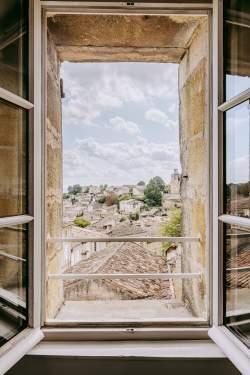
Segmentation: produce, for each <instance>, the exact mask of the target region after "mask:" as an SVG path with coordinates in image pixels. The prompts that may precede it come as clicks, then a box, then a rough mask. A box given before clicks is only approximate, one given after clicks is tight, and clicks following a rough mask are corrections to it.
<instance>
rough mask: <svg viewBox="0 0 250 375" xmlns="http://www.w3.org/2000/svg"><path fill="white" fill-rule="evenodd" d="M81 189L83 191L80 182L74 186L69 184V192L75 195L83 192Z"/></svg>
mask: <svg viewBox="0 0 250 375" xmlns="http://www.w3.org/2000/svg"><path fill="white" fill-rule="evenodd" d="M81 191H82V188H81V186H80V185H79V184H76V185H73V186H69V187H68V192H69V193H70V194H74V195H76V194H78V193H81Z"/></svg>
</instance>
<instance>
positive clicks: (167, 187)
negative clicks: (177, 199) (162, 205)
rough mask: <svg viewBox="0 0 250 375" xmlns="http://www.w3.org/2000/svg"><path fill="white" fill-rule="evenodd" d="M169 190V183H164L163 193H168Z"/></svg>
mask: <svg viewBox="0 0 250 375" xmlns="http://www.w3.org/2000/svg"><path fill="white" fill-rule="evenodd" d="M170 190H171V188H170V185H169V184H167V185H165V188H164V193H170Z"/></svg>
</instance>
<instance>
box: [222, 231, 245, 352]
mask: <svg viewBox="0 0 250 375" xmlns="http://www.w3.org/2000/svg"><path fill="white" fill-rule="evenodd" d="M225 249H226V250H225V252H226V253H225V267H226V270H225V276H226V306H225V308H226V311H225V320H226V322H225V323H226V324H228V326H229V327H230V328H231V329H232V330H234V331H235V332H236V333H237V334H238V335H240V336H241V338H242V339H243V341H244V342H245V343H246V344H247V345H248V346H249V347H250V229H246V228H242V227H240V226H236V225H225Z"/></svg>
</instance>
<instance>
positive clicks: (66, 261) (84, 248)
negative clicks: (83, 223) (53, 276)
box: [62, 222, 107, 271]
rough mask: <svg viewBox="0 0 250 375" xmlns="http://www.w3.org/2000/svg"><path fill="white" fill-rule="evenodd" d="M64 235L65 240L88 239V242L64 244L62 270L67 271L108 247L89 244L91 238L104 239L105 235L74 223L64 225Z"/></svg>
mask: <svg viewBox="0 0 250 375" xmlns="http://www.w3.org/2000/svg"><path fill="white" fill-rule="evenodd" d="M62 235H63V237H64V238H86V241H81V242H79V243H77V242H64V243H63V259H62V269H63V271H65V270H66V269H68V268H69V267H73V266H74V265H75V264H77V263H78V262H80V261H82V260H84V259H88V258H89V257H90V256H91V255H92V254H93V253H95V252H98V251H101V250H103V249H105V248H106V247H107V244H106V242H87V239H88V238H90V237H103V238H105V234H103V233H100V232H96V231H95V230H90V229H86V228H80V227H78V226H76V225H74V224H73V223H69V222H68V223H64V225H63V230H62Z"/></svg>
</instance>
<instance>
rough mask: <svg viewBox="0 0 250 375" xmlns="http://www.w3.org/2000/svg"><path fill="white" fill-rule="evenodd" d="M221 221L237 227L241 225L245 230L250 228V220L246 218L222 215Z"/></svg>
mask: <svg viewBox="0 0 250 375" xmlns="http://www.w3.org/2000/svg"><path fill="white" fill-rule="evenodd" d="M219 220H220V221H222V222H223V223H227V224H235V225H240V226H242V227H244V228H250V219H248V218H245V217H238V216H232V215H221V216H219Z"/></svg>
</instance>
